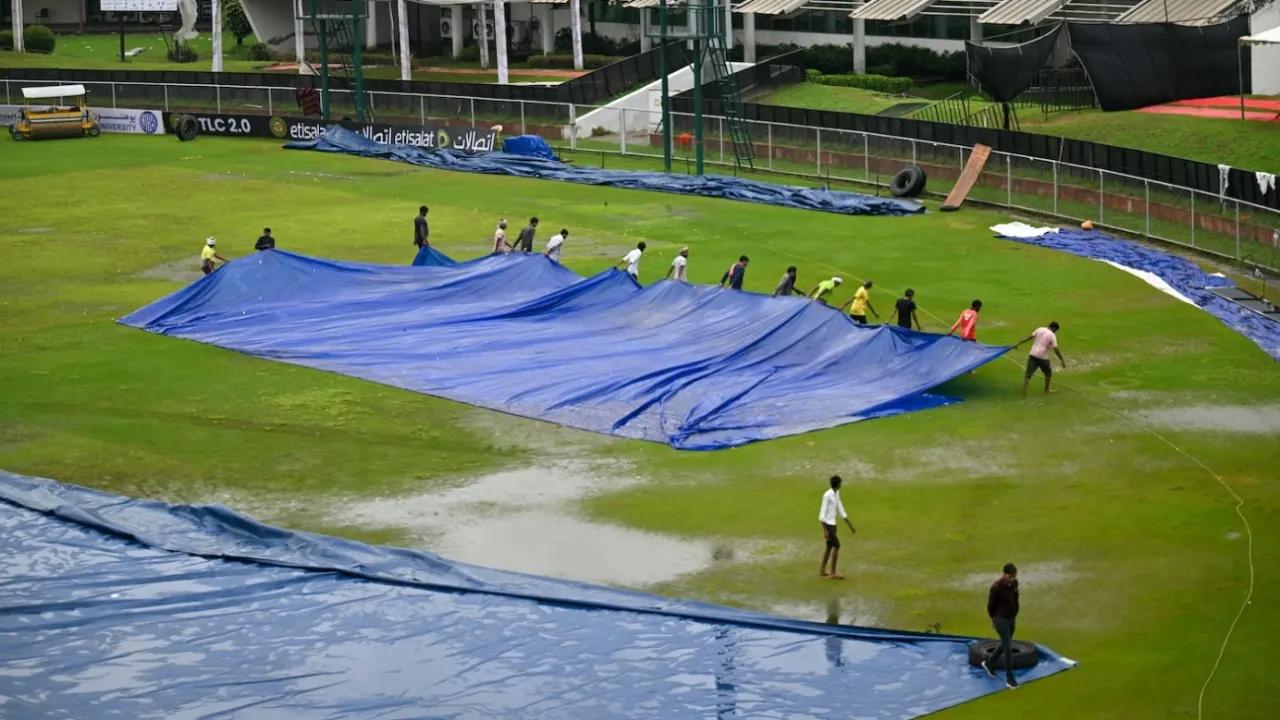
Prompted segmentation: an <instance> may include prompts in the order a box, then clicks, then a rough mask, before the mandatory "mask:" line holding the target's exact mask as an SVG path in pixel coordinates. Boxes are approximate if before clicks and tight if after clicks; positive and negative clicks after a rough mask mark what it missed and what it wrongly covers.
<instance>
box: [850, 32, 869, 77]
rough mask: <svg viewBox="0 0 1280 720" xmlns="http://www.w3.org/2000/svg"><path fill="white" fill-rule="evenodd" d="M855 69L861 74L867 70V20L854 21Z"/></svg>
mask: <svg viewBox="0 0 1280 720" xmlns="http://www.w3.org/2000/svg"><path fill="white" fill-rule="evenodd" d="M853 71H854V72H855V73H857V74H859V75H862V74H864V73H866V72H867V21H866V20H862V19H859V18H854V21H853Z"/></svg>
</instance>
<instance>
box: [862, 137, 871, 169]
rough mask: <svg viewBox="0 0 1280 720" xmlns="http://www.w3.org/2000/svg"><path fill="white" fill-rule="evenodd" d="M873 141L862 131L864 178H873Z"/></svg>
mask: <svg viewBox="0 0 1280 720" xmlns="http://www.w3.org/2000/svg"><path fill="white" fill-rule="evenodd" d="M870 153H871V141H870V140H868V139H867V134H866V133H862V179H863V180H870V179H871V154H870Z"/></svg>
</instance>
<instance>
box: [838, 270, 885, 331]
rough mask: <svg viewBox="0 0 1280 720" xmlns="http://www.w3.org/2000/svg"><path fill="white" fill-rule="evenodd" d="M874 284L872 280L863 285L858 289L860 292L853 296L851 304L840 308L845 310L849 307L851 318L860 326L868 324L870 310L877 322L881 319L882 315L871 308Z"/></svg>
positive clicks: (848, 303)
mask: <svg viewBox="0 0 1280 720" xmlns="http://www.w3.org/2000/svg"><path fill="white" fill-rule="evenodd" d="M872 284H873V283H872V282H871V281H870V280H868V281H866V282H864V283H862V287H860V288H858V291H857V292H856V293H854V294H853V298H851V299H850V300H849V302H847V303H845V304H844V305H841V306H840V309H841V310H843V309H844V307H845V305H848V306H849V317H851V318H853V321H854V322H856V323H858V324H859V325H866V324H867V311H868V310H870V311H871V314H872V315H875V316H876V319H877V320H879V319H880V313H878V312H876V309H875V308H874V307H872V306H871V292H870V290H871V286H872Z"/></svg>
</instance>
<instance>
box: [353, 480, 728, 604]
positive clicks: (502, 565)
mask: <svg viewBox="0 0 1280 720" xmlns="http://www.w3.org/2000/svg"><path fill="white" fill-rule="evenodd" d="M604 469H605V470H608V471H606V472H601V469H596V468H592V467H591V466H589V465H587V464H586V463H565V464H562V465H557V466H554V467H540V468H526V469H520V470H510V471H506V472H499V473H494V474H492V475H486V476H484V477H481V478H478V479H476V480H474V481H472V482H469V483H467V484H465V485H463V486H461V487H456V488H451V489H448V490H441V491H438V492H431V493H425V494H422V495H414V496H408V497H390V498H378V499H374V500H366V501H355V502H340V503H337V504H335V505H334V506H333V507H332V508H331V509H330V511H329V513H328V516H329V518H330V519H331V520H333V521H337V522H340V523H343V524H348V525H357V526H365V527H378V528H387V527H392V528H397V529H400V530H404V531H407V532H408V533H409V534H410V535H412V536H413V537H414V538H415V539H416V540H417V541H418V542H419V543H421V547H422V548H423V549H427V550H430V551H431V552H434V553H438V554H440V555H441V556H443V557H446V558H449V559H451V560H457V561H460V562H466V563H472V564H476V565H484V566H487V567H494V568H499V569H503V570H513V571H516V572H525V573H534V574H538V575H549V576H552V577H560V578H570V579H574V580H582V581H586V582H597V583H607V584H614V585H630V586H644V585H651V584H654V583H659V582H664V581H667V580H671V579H673V578H676V577H678V576H680V575H684V574H687V573H692V572H697V571H699V570H702V569H705V568H707V567H709V566H710V565H711V564H712V563H725V562H735V561H738V560H740V559H741V557H738V558H735V557H733V555H732V554H729V555H726V554H725V553H724V552H722V551H721V550H717V546H716V544H715V543H713V542H711V541H705V540H685V539H681V538H673V537H668V536H662V535H655V534H652V533H647V532H642V531H639V530H633V529H630V528H625V527H621V526H617V525H608V524H604V523H597V522H592V521H589V520H586V519H584V518H581V517H578V516H576V515H575V514H574V513H573V511H572V506H573V505H574V504H575V503H577V502H578V501H579V500H581V499H582V498H584V497H587V496H588V495H591V494H593V493H596V492H600V491H603V490H616V489H619V488H623V487H627V486H629V485H632V484H634V483H635V482H636V478H635V477H629V476H627V475H625V474H624V473H618V472H616V471H617V467H616V466H606V468H604ZM609 471H612V472H609Z"/></svg>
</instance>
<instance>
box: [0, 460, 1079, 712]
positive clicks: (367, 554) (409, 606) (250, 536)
mask: <svg viewBox="0 0 1280 720" xmlns="http://www.w3.org/2000/svg"><path fill="white" fill-rule="evenodd" d="M0 558H3V560H0V716H4V717H12V718H27V717H58V718H77V719H79V718H130V719H133V718H138V719H140V720H141V719H149V718H162V719H164V720H172V719H174V718H223V717H225V718H272V719H275V718H290V719H291V720H292V719H304V720H305V719H308V718H325V719H327V720H334V719H335V718H352V719H356V718H358V719H360V720H366V719H367V718H386V719H388V720H390V719H393V718H396V719H398V718H422V717H432V718H463V717H466V718H503V719H504V720H517V719H521V718H530V719H533V718H537V719H539V720H542V719H544V718H555V719H561V718H563V719H577V718H582V719H583V720H597V719H598V718H636V719H644V718H654V719H655V720H676V719H683V718H699V719H701V718H712V717H719V718H730V717H733V718H801V717H841V718H913V717H918V716H920V715H924V714H927V713H930V712H934V711H936V710H940V709H942V708H945V707H949V706H952V705H956V704H959V703H962V702H966V701H968V700H972V699H974V698H978V697H981V696H983V695H987V694H990V693H995V692H1000V691H1003V689H1004V684H1003V681H1002V680H995V679H991V678H988V677H987V676H986V675H985V674H984V673H983V672H982V671H981V670H978V669H977V668H973V667H971V666H969V664H968V662H967V660H968V655H967V646H968V644H969V643H970V642H971V638H964V637H956V636H948V635H929V634H918V633H905V632H895V631H889V630H874V629H867V628H858V627H850V626H839V625H824V624H818V623H807V622H801V621H796V620H787V619H783V618H778V617H771V616H767V615H759V614H755V613H749V612H745V611H741V610H734V609H731V608H725V607H717V606H714V605H707V604H702V603H695V602H682V601H675V600H668V599H664V598H661V597H656V596H653V595H646V594H642V593H637V592H630V591H624V590H611V589H608V588H603V587H599V586H592V585H585V584H581V583H574V582H568V581H563V580H552V579H548V578H539V577H534V576H529V575H520V574H516V573H508V572H502V571H497V570H490V569H486V568H481V567H475V566H469V565H462V564H458V563H453V562H449V561H448V560H445V559H443V558H440V557H437V556H435V555H430V554H427V553H421V552H414V551H409V550H400V549H394V548H382V547H373V546H369V545H363V544H361V543H356V542H352V541H347V540H340V539H337V538H330V537H323V536H318V535H310V534H306V533H294V532H289V531H287V530H282V529H280V528H275V527H270V526H267V525H263V524H261V523H258V522H256V521H254V520H253V519H252V518H248V517H245V516H243V515H238V514H236V513H234V512H232V511H231V510H228V509H226V508H223V507H219V506H188V505H179V506H171V505H166V504H164V503H160V502H154V501H146V500H130V499H126V498H123V497H120V496H117V495H112V494H109V493H103V492H98V491H94V490H88V489H85V488H81V487H76V486H74V485H64V484H60V483H57V482H54V481H52V480H43V479H39V478H31V477H23V476H19V475H12V474H9V473H6V472H3V471H0ZM976 595H977V597H975V598H973V602H974V605H975V612H976V613H981V612H982V611H983V607H982V604H983V600H984V599H985V598H984V597H983V594H982V592H981V590H979V591H978V593H976ZM1040 656H1041V662H1040V664H1039V665H1037V666H1036V667H1034V668H1031V669H1029V670H1024V671H1019V673H1018V675H1019V678H1020V679H1021V680H1022V681H1023V682H1026V681H1028V680H1034V679H1038V678H1042V677H1045V676H1047V675H1051V674H1053V673H1056V672H1060V671H1062V670H1064V669H1066V668H1068V667H1070V666H1071V665H1072V663H1071V661H1070V660H1067V659H1065V658H1062V657H1060V656H1058V655H1056V654H1054V653H1053V652H1052V651H1050V650H1048V649H1046V648H1040Z"/></svg>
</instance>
